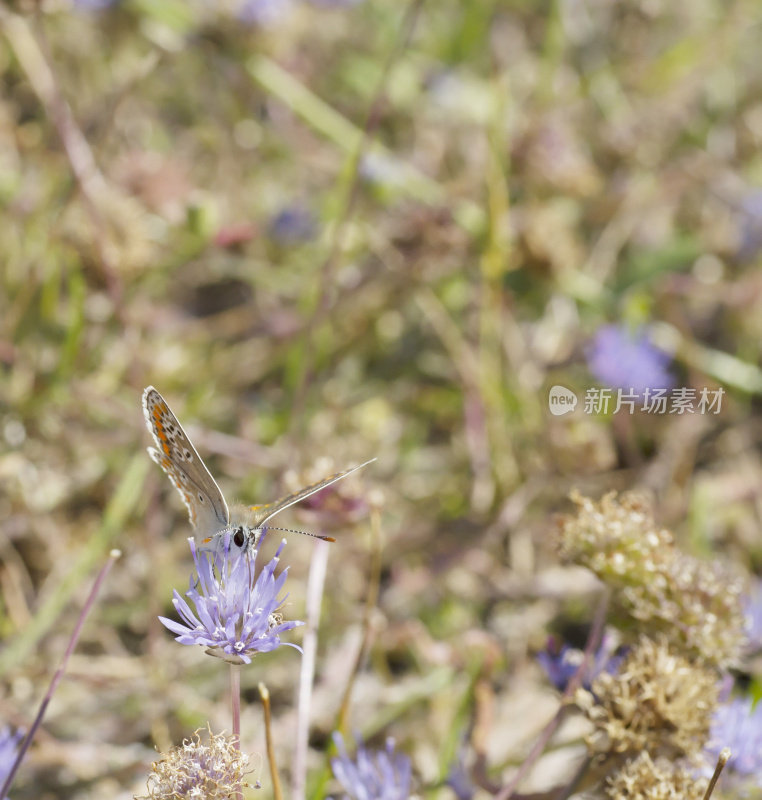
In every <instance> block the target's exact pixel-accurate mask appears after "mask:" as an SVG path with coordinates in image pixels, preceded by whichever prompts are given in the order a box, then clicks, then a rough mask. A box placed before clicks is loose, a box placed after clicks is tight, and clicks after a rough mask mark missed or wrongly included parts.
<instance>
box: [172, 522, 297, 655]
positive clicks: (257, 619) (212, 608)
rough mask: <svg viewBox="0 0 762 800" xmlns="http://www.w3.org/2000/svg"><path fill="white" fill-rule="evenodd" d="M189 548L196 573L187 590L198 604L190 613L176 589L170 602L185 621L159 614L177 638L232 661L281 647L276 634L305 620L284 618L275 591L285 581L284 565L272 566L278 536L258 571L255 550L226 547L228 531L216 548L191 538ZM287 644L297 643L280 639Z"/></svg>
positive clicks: (282, 599) (281, 599)
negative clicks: (280, 567)
mask: <svg viewBox="0 0 762 800" xmlns="http://www.w3.org/2000/svg"><path fill="white" fill-rule="evenodd" d="M189 541H190V543H191V552H192V553H193V561H194V562H195V564H196V571H197V575H193V576H191V581H190V588H189V589H188V591H187V592H186V593H185V596H186V597H188V598H189V599H190V600H191V601H192V603H193V604H194V605H195V607H196V612H195V613H194V612H193V610H192V609H191V607H190V606H189V605H188V603H186V602H185V600H183V598H182V597H181V596H180V594H179V593H178V592H177V590H175V592H174V599H173V600H172V604H173V605H174V607H175V609H176V610H177V612H178V614H180V616H181V617H182V618H183V620H184V623H185V624H181V623H179V622H174V621H173V620H171V619H167V618H166V617H159V619H160V620H161V623H162V624H163V625H164V627H166V628H168V629H169V630H170V631H172V633H175V634H177V636H176V637H175V641H178V642H180V644H200V645H202V646H205V647H206V648H207V650H206V652H207V653H209V655H213V656H216V657H218V658H222V659H224V660H225V661H230V662H231V663H234V664H250V663H251V656H252V655H256V654H257V653H269V652H270V651H271V650H275V649H276V648H278V647H280V645H281V641H280V634H281V633H283V632H285V631H288V630H291V629H292V628H295V627H297V626H298V625H303V624H304V623H303V622H299V621H296V620H293V621H290V622H283V618H282V617H281V615H280V614H279V613H278V609H279V608H280V607H281V606H282V605H283V603H284V601H285V599H286V596H287V595H286V596H284V597H281V598H279V597H278V594H279V592H280V591H281V590H282V589H283V584H284V583H285V582H286V575H287V573H288V568H286V569H284V570H283V571H282V572H281V573H280V575H279V576H278V577H277V578H276V577H275V568H276V567H277V565H278V561H279V560H280V554H281V551H282V550H283V547H284V545H285V544H286V542H285V540H284V541H283V542H281V545H280V547H279V548H278V551H277V552H276V553H275V556H274V557H273V558H272V559H271V560H270V562H269V563H268V564H266V565H265V566H264V567H263V568H262V570H261V571H260V572H259V573H258V574H257V572H256V562H257V551H256V550H255V551H253V552H252V553H251V555H249V554H248V553H247V552H246V551H245V550H240V549H239V548H237V547H233V548H231V547H230V534H229V533H228V534H226V535H225V538H224V543H223V546H222V548H220V549H219V550H215V551H211V550H198V549H197V548H196V545H195V543H194V542H193V540H192V539H191V540H189ZM283 644H288V645H289V646H290V647H295V648H296V649H297V650H300V651H301V648H299V647H298V646H297V645H295V644H291V643H290V642H283Z"/></svg>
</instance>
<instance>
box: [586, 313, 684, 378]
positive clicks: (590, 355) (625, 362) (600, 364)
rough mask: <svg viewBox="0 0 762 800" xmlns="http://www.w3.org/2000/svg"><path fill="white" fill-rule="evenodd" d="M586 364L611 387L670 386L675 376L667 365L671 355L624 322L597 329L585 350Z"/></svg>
mask: <svg viewBox="0 0 762 800" xmlns="http://www.w3.org/2000/svg"><path fill="white" fill-rule="evenodd" d="M586 356H587V366H588V368H589V370H590V372H591V373H592V374H593V376H594V377H595V378H596V380H598V381H600V382H601V383H602V384H604V385H606V386H608V387H610V388H612V389H633V390H634V391H637V392H643V391H644V390H645V389H669V388H671V387H672V386H673V385H674V383H675V379H674V378H673V376H672V375H671V374H670V373H669V371H668V369H667V367H668V366H669V363H670V361H671V358H670V356H669V355H667V353H665V352H663V351H662V350H659V349H658V348H656V347H654V345H652V344H651V343H650V342H649V340H648V337H647V335H646V334H645V333H644V332H640V331H639V332H638V333H636V334H633V333H631V332H630V331H628V330H627V328H625V327H624V326H622V325H604V326H602V327H601V328H599V329H598V331H597V332H596V334H595V336H594V337H593V339H592V341H591V342H590V345H589V346H588V348H587V351H586Z"/></svg>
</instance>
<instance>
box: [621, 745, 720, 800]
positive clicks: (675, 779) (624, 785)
mask: <svg viewBox="0 0 762 800" xmlns="http://www.w3.org/2000/svg"><path fill="white" fill-rule="evenodd" d="M706 787H707V781H706V779H704V778H697V777H696V775H695V772H694V771H693V770H691V769H690V768H688V767H686V766H685V765H683V764H680V763H676V762H674V761H671V760H670V759H668V758H657V759H656V760H653V759H652V758H651V756H650V755H649V754H648V752H647V751H646V752H643V753H641V754H640V755H639V756H638V757H637V758H633V759H630V760H629V761H628V762H627V763H626V764H625V765H624V766H623V767H622V769H620V770H619V771H618V772H616V773H615V774H614V775H612V776H610V777H609V778H608V779H607V781H606V786H605V790H606V795H607V796H608V797H610V798H611V800H701V798H702V797H703V796H704V792H705V791H706Z"/></svg>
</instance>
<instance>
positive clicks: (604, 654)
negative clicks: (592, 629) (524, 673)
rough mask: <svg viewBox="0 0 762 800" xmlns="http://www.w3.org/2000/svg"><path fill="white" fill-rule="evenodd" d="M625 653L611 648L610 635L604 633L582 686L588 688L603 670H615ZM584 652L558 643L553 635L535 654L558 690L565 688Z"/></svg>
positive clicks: (561, 690)
mask: <svg viewBox="0 0 762 800" xmlns="http://www.w3.org/2000/svg"><path fill="white" fill-rule="evenodd" d="M624 656H625V653H624V652H620V651H619V649H617V650H613V649H612V641H611V637H610V636H607V635H604V636H603V638H602V640H601V644H600V647H599V648H598V650H597V652H596V653H595V654H594V655H593V659H592V663H591V664H589V665H588V668H587V670H586V672H585V675H584V676H583V678H582V686H584V687H585V688H586V689H589V688H590V684H591V683H592V682H593V681H594V680H595V678H596V677H598V675H599V674H600V673H601V672H603V671H604V670H605V671H606V672H616V670H617V669H618V668H619V665H620V664H621V663H622V659H623V658H624ZM583 657H584V653H583V651H582V650H577V649H576V648H574V647H569V646H568V645H567V644H561V645H559V643H558V641H557V640H556V639H555V637H553V636H550V637H548V644H547V647H546V649H545V650H543V651H541V652H540V653H538V654H537V660H538V661H539V662H540V666H541V667H542V668H543V669H544V670H545V674H546V675H547V676H548V679H549V680H550V682H551V683H552V684H553V685H554V686H555V687H556V689H558V690H559V691H560V692H563V691H565V690H566V687H567V685H568V684H569V681H570V680H571V679H572V676H573V675H574V673H575V672H576V671H577V669H578V668H579V665H580V664H581V663H582V659H583Z"/></svg>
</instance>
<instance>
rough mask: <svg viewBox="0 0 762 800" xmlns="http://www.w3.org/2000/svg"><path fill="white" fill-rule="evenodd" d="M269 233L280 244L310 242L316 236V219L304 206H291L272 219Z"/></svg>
mask: <svg viewBox="0 0 762 800" xmlns="http://www.w3.org/2000/svg"><path fill="white" fill-rule="evenodd" d="M269 231H270V236H271V237H272V238H273V239H275V240H276V241H277V242H279V243H280V244H298V243H299V242H308V241H309V240H310V239H312V238H314V236H315V232H316V225H315V218H314V217H313V215H312V212H310V210H309V209H307V208H305V207H304V206H299V205H296V206H290V207H288V208H284V209H283V210H282V211H279V212H278V213H277V214H276V215H275V216H274V217H273V218H272V220H271V221H270V226H269Z"/></svg>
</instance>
